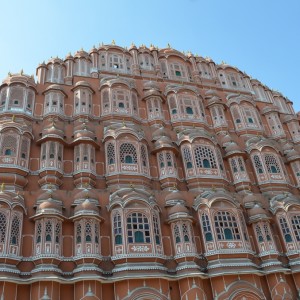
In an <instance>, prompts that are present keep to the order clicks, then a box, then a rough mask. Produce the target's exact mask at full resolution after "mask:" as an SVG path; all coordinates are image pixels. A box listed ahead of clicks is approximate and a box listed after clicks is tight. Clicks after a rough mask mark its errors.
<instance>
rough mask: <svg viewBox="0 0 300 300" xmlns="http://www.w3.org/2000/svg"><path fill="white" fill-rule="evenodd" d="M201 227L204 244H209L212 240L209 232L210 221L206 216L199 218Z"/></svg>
mask: <svg viewBox="0 0 300 300" xmlns="http://www.w3.org/2000/svg"><path fill="white" fill-rule="evenodd" d="M201 225H202V229H203V233H204V237H205V241H206V242H210V241H212V240H213V235H212V231H211V226H210V221H209V218H208V215H207V214H202V216H201Z"/></svg>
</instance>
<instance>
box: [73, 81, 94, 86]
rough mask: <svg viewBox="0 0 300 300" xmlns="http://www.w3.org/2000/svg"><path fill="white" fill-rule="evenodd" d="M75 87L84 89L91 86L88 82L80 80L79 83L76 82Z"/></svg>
mask: <svg viewBox="0 0 300 300" xmlns="http://www.w3.org/2000/svg"><path fill="white" fill-rule="evenodd" d="M77 86H85V87H89V88H91V85H90V84H89V83H88V82H86V81H85V80H80V81H78V82H76V83H75V87H77Z"/></svg>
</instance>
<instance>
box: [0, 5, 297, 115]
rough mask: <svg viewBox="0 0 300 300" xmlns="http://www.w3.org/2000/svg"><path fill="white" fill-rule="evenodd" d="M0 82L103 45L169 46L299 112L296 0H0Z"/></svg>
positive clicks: (30, 72) (32, 72)
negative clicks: (220, 66)
mask: <svg viewBox="0 0 300 300" xmlns="http://www.w3.org/2000/svg"><path fill="white" fill-rule="evenodd" d="M1 12H2V13H1V18H0V28H1V29H0V30H1V31H0V33H1V35H0V41H1V52H0V53H1V55H0V78H1V80H2V79H3V78H4V77H6V75H7V73H8V71H10V72H12V73H14V72H18V71H20V69H23V70H24V72H25V73H27V74H35V70H36V67H37V65H38V64H39V63H40V62H42V61H44V60H45V61H47V60H48V59H49V58H50V57H51V56H59V57H61V58H64V57H65V56H66V55H67V53H69V52H71V53H72V54H73V53H74V52H75V51H76V50H79V49H81V48H83V49H85V50H86V51H88V50H90V49H91V48H92V46H93V45H96V46H97V45H98V44H99V43H101V42H104V43H105V44H109V43H111V41H112V40H113V39H114V40H115V41H116V44H117V45H120V46H130V44H131V42H134V43H135V44H136V45H141V44H145V45H147V46H149V45H150V44H151V43H152V44H154V45H155V46H158V47H160V48H163V47H166V45H167V43H170V44H171V46H172V47H173V48H175V49H177V50H180V51H187V50H190V51H191V52H193V53H195V54H196V53H197V54H199V55H202V56H209V57H211V58H212V59H213V60H214V61H216V62H217V63H220V62H221V61H225V62H226V63H228V64H231V65H233V66H236V67H238V68H239V69H241V70H242V71H246V72H247V73H248V74H249V75H251V76H252V77H253V78H257V79H258V80H260V81H262V82H263V83H264V84H266V85H268V86H269V87H270V88H272V89H275V90H278V91H280V92H282V93H283V94H284V95H285V96H287V97H288V98H289V99H290V100H292V101H293V102H294V107H295V110H296V111H299V110H300V93H299V90H298V88H299V85H300V80H299V70H300V58H299V56H300V1H298V0H286V1H279V0H259V1H258V0H251V1H245V0H235V1H233V0H226V1H221V0H218V1H217V0H206V1H203V0H151V1H143V0H139V1H137V0H127V1H125V0H110V1H102V0H98V1H91V0H85V1H67V0H60V1H58V0H52V1H49V0H42V1H41V0H39V1H35V0H32V1H30V0H28V1H24V0H23V1H21V0H19V1H14V0H10V1H2V3H1Z"/></svg>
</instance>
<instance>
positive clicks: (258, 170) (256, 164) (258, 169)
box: [253, 155, 264, 174]
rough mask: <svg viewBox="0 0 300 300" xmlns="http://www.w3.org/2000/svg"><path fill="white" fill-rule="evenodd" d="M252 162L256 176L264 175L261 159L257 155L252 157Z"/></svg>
mask: <svg viewBox="0 0 300 300" xmlns="http://www.w3.org/2000/svg"><path fill="white" fill-rule="evenodd" d="M253 162H254V167H255V171H256V173H258V174H262V173H264V169H263V165H262V163H261V159H260V157H259V156H258V155H253Z"/></svg>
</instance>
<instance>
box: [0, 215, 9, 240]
mask: <svg viewBox="0 0 300 300" xmlns="http://www.w3.org/2000/svg"><path fill="white" fill-rule="evenodd" d="M6 229H7V219H6V216H5V214H4V213H2V212H0V243H1V244H4V243H5V241H6V238H7V237H6Z"/></svg>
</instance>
